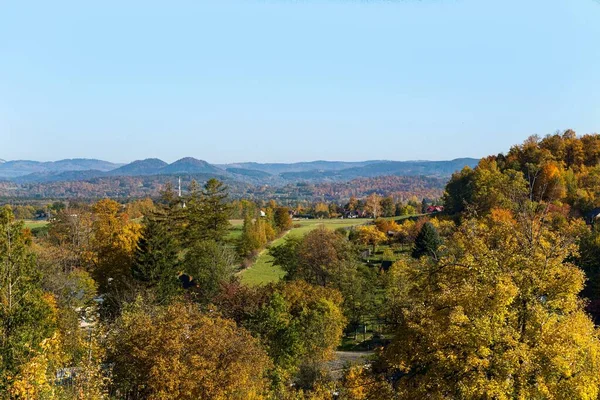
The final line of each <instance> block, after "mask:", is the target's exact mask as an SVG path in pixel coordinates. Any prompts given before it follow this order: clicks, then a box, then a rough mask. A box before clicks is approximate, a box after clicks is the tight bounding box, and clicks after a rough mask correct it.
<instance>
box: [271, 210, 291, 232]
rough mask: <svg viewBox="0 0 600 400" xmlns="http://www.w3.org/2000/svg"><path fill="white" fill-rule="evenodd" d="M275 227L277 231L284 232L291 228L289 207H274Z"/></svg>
mask: <svg viewBox="0 0 600 400" xmlns="http://www.w3.org/2000/svg"><path fill="white" fill-rule="evenodd" d="M274 218H275V227H276V228H277V230H278V231H279V232H285V231H289V230H290V229H292V217H290V209H289V208H287V207H277V208H276V209H275V217H274Z"/></svg>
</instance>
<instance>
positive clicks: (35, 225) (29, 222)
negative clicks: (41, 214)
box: [23, 220, 48, 229]
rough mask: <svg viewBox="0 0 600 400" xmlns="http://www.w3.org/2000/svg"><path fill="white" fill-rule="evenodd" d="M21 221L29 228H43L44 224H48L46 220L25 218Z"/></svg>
mask: <svg viewBox="0 0 600 400" xmlns="http://www.w3.org/2000/svg"><path fill="white" fill-rule="evenodd" d="M23 222H25V228H29V229H35V228H43V227H44V226H46V225H48V221H32V220H26V221H23Z"/></svg>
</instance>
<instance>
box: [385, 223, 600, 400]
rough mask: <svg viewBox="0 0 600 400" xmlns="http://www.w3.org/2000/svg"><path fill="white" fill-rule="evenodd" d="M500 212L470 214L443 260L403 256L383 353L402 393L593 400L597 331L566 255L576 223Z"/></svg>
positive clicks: (599, 358) (599, 378)
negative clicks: (559, 228)
mask: <svg viewBox="0 0 600 400" xmlns="http://www.w3.org/2000/svg"><path fill="white" fill-rule="evenodd" d="M524 215H525V214H523V215H516V216H514V217H511V216H510V214H507V213H505V212H498V211H495V212H493V213H492V217H491V218H488V219H486V220H483V221H478V220H467V221H465V223H464V224H463V225H462V226H461V228H460V229H459V230H458V231H457V232H456V233H455V234H454V236H453V237H452V240H450V241H448V243H449V244H448V248H446V249H445V252H444V253H445V255H444V256H443V257H441V258H440V260H438V261H432V260H421V263H420V264H418V265H409V264H402V263H398V264H397V265H396V266H395V267H394V271H393V277H394V278H395V279H396V288H395V289H394V290H393V295H394V299H395V305H396V307H397V310H398V311H399V312H398V313H397V315H396V318H397V322H398V324H399V328H398V332H397V336H396V339H395V341H394V342H393V344H392V345H391V346H390V347H389V348H388V349H387V351H386V358H387V360H388V362H390V363H391V364H392V365H394V366H395V367H397V368H399V369H400V370H401V371H402V372H403V375H402V377H401V378H400V380H399V383H398V388H399V396H400V398H406V399H414V398H432V399H433V398H435V399H455V398H468V399H507V400H508V399H590V400H591V399H596V398H597V396H598V388H599V384H600V342H599V340H598V333H597V331H596V329H595V327H594V325H593V323H592V321H591V320H590V319H589V317H588V316H587V315H586V314H585V313H584V312H583V309H582V301H581V300H580V299H579V297H578V293H579V292H580V291H581V289H582V287H583V283H584V280H585V277H584V275H583V272H582V271H581V270H580V269H578V268H577V267H575V266H574V265H572V264H569V263H566V262H564V260H565V259H567V258H568V256H569V255H571V254H573V253H574V252H575V251H576V248H575V244H574V241H575V238H576V236H577V235H576V232H577V231H578V230H579V229H580V228H581V227H580V226H579V225H578V224H575V223H573V224H570V225H569V226H568V227H566V228H564V229H565V230H564V231H563V232H555V231H552V230H551V229H550V228H549V227H548V226H547V225H546V224H545V223H544V218H543V217H544V216H537V215H534V216H531V215H530V216H528V217H525V216H524Z"/></svg>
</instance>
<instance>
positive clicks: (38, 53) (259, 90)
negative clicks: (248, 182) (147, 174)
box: [0, 0, 600, 162]
mask: <svg viewBox="0 0 600 400" xmlns="http://www.w3.org/2000/svg"><path fill="white" fill-rule="evenodd" d="M92 3H94V4H92ZM167 3H168V4H169V5H168V6H167V5H166V4H167ZM569 127H571V128H573V129H575V130H576V131H577V132H578V133H588V132H595V131H600V3H599V2H598V1H594V0H562V1H559V0H526V1H525V0H508V1H507V0H502V1H493V0H464V1H463V0H447V1H446V0H432V1H428V0H420V1H410V0H404V1H391V0H390V1H376V0H370V1H366V0H365V1H359V0H354V1H343V0H336V1H334V0H330V1H327V0H312V1H311V0H305V1H300V0H296V1H294V0H279V1H277V0H262V1H257V0H240V1H230V0H210V1H202V0H200V1H189V2H184V1H172V2H165V1H156V2H153V1H148V0H145V1H139V2H138V1H114V2H113V1H99V2H90V1H73V2H63V1H59V0H55V1H37V2H36V1H25V0H24V1H11V2H9V1H1V0H0V158H4V159H37V160H56V159H61V158H73V157H93V158H100V159H107V160H110V161H118V162H124V161H131V160H134V159H140V158H146V157H159V158H162V159H164V160H165V161H174V160H176V159H178V158H180V157H183V156H193V157H197V158H201V159H205V160H207V161H209V162H230V161H250V160H252V161H270V162H285V161H299V160H315V159H329V160H333V159H335V160H363V159H394V160H407V159H435V160H440V159H451V158H456V157H463V156H474V157H479V156H484V155H487V154H493V153H497V152H500V151H506V150H508V148H509V146H510V145H511V144H514V143H518V142H521V141H522V140H524V139H525V138H526V137H527V136H528V135H530V134H535V133H537V134H540V135H544V134H547V133H551V132H554V131H555V130H557V129H565V128H569Z"/></svg>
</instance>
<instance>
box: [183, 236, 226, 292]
mask: <svg viewBox="0 0 600 400" xmlns="http://www.w3.org/2000/svg"><path fill="white" fill-rule="evenodd" d="M236 259H237V257H236V255H235V253H234V252H233V251H232V250H231V249H230V248H229V247H228V246H226V245H224V244H222V243H218V242H215V241H213V240H207V241H203V242H198V243H196V244H195V245H194V246H193V247H191V248H190V249H189V250H188V252H187V253H186V255H185V258H184V260H183V270H184V271H185V273H186V274H188V275H189V276H190V277H191V278H192V280H193V282H194V283H195V287H196V289H195V291H196V292H197V293H198V296H197V298H198V300H199V301H201V302H209V301H211V299H212V298H213V297H214V296H216V295H217V294H218V293H219V289H220V286H221V284H223V283H225V282H227V281H229V280H230V279H231V277H232V276H233V273H234V271H235V263H236Z"/></svg>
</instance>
